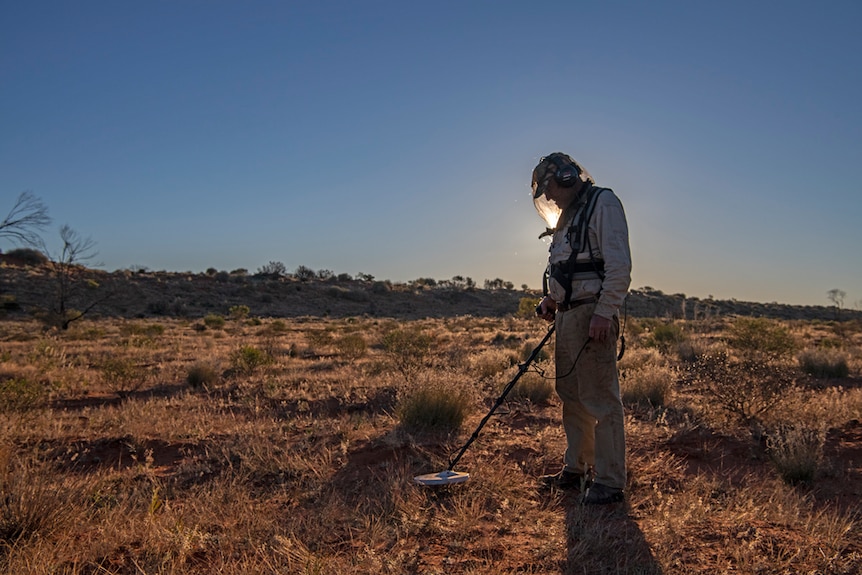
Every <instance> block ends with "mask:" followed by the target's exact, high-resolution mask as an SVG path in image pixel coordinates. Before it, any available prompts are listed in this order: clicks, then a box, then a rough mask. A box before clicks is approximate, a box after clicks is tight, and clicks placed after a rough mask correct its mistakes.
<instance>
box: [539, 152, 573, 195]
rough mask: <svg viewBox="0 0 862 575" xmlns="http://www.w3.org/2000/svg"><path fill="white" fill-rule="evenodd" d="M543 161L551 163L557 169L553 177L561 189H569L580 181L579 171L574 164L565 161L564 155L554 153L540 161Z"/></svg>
mask: <svg viewBox="0 0 862 575" xmlns="http://www.w3.org/2000/svg"><path fill="white" fill-rule="evenodd" d="M544 160H547V161H549V162H551V163H552V164H554V166H555V167H556V168H557V170H556V171H555V172H554V175H553V177H554V181H555V182H557V185H559V186H561V187H563V188H571V187H573V186H574V185H575V184H576V183H577V182H579V181H581V171H580V170H579V169H578V167H577V166H576V165H575V164H573V163H572V162H571V161H569V160H567V159H566V156H565V155H564V154H562V153H560V152H555V153H553V154H551V155H549V156H545V157H544V158H542V161H544Z"/></svg>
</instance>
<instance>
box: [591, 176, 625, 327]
mask: <svg viewBox="0 0 862 575" xmlns="http://www.w3.org/2000/svg"><path fill="white" fill-rule="evenodd" d="M589 233H590V241H591V242H593V243H592V247H593V250H594V251H598V252H599V254H597V255H598V256H599V257H601V258H602V259H603V260H604V262H605V277H604V280H603V281H602V291H601V295H600V296H599V302H598V304H597V305H596V311H595V314H596V315H600V316H602V317H605V318H608V319H611V318H612V317H613V316H614V315H615V314H616V313H617V312H618V311H619V308H620V306H621V305H622V303H623V300H624V299H625V297H626V294H627V293H628V291H629V285H630V284H631V281H632V256H631V250H630V248H629V229H628V223H627V222H626V214H625V211H624V210H623V205H622V203H621V202H620V200H619V198H617V196H616V195H615V194H613V193H607V192H605V193H603V194H602V195H601V196H599V199H598V202H597V203H596V211H595V213H594V214H593V218H592V220H591V222H590V230H589ZM597 245H598V249H597V250H596V246H597Z"/></svg>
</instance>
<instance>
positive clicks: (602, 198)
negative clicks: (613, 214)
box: [593, 186, 622, 206]
mask: <svg viewBox="0 0 862 575" xmlns="http://www.w3.org/2000/svg"><path fill="white" fill-rule="evenodd" d="M593 191H594V192H593V193H595V194H596V200H595V201H596V206H600V205H601V206H622V202H621V201H620V198H619V196H617V194H616V193H615V192H614V191H613V190H612V189H611V188H605V187H602V186H593Z"/></svg>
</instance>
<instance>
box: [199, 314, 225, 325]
mask: <svg viewBox="0 0 862 575" xmlns="http://www.w3.org/2000/svg"><path fill="white" fill-rule="evenodd" d="M224 324H225V319H224V317H222V316H220V315H219V314H217V313H210V314H207V315H206V317H204V325H205V326H206V327H208V328H210V329H221V328H223V327H224Z"/></svg>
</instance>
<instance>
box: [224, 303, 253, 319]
mask: <svg viewBox="0 0 862 575" xmlns="http://www.w3.org/2000/svg"><path fill="white" fill-rule="evenodd" d="M228 313H229V314H230V317H231V319H235V320H241V319H245V318H246V317H248V314H249V313H251V309H250V308H249V307H248V306H247V305H233V306H231V307H230V308H229V309H228Z"/></svg>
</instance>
